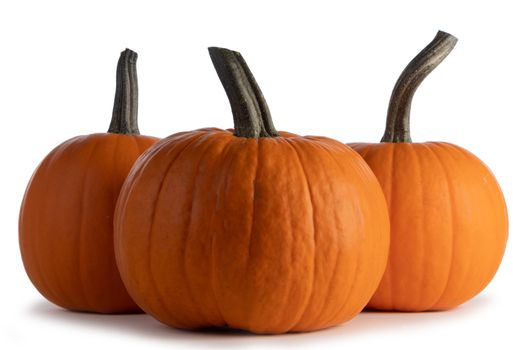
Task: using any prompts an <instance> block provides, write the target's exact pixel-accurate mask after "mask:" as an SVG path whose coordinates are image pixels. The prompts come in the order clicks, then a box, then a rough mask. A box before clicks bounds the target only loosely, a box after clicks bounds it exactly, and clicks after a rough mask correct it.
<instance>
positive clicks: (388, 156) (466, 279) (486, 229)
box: [350, 32, 508, 311]
mask: <svg viewBox="0 0 525 350" xmlns="http://www.w3.org/2000/svg"><path fill="white" fill-rule="evenodd" d="M456 41H457V40H456V38H454V37H453V36H452V35H450V34H447V33H444V32H438V34H437V35H436V37H435V39H434V40H433V41H432V42H431V43H430V44H429V45H428V46H427V47H426V48H425V49H424V50H423V51H421V53H420V54H419V55H417V56H416V57H415V58H414V59H413V60H412V61H411V62H410V63H409V64H408V66H407V67H406V68H405V70H404V71H403V73H402V74H401V76H400V78H399V80H398V81H397V83H396V85H395V87H394V90H393V92H392V97H391V100H390V105H389V108H388V118H387V124H386V130H385V134H384V136H383V138H382V140H381V143H375V144H367V143H354V144H350V146H351V147H352V148H353V149H355V150H356V151H357V152H359V153H360V154H361V155H362V156H363V158H364V159H365V160H366V162H367V163H368V165H369V166H370V167H371V168H372V170H373V171H374V173H375V175H376V176H377V178H378V180H379V182H380V184H381V186H382V188H383V191H384V193H385V196H386V199H387V202H388V206H389V213H390V225H391V243H390V256H389V260H388V265H387V268H386V271H385V274H384V276H383V279H382V281H381V283H380V285H379V288H378V289H377V291H376V292H375V294H374V296H373V297H372V299H371V300H370V303H369V304H368V308H371V309H379V310H399V311H424V310H443V309H450V308H453V307H455V306H457V305H459V304H461V303H463V302H465V301H467V300H469V299H470V298H472V297H474V296H475V295H476V294H478V293H479V292H480V291H481V290H482V289H483V288H484V287H485V286H486V285H487V284H488V283H489V281H490V280H491V279H492V277H493V276H494V274H495V273H496V270H497V269H498V266H499V264H500V261H501V259H502V257H503V253H504V250H505V245H506V241H507V232H508V219H507V210H506V206H505V200H504V198H503V194H502V192H501V190H500V187H499V185H498V183H497V181H496V179H495V177H494V175H493V174H492V172H491V171H490V170H489V168H488V167H487V166H486V165H485V164H484V163H483V162H482V161H481V160H479V159H478V158H477V157H476V156H474V155H473V154H472V153H470V152H469V151H467V150H465V149H463V148H461V147H459V146H456V145H453V144H450V143H446V142H425V143H412V141H411V138H410V130H409V120H410V106H411V101H412V97H413V95H414V93H415V91H416V89H417V87H418V86H419V84H420V83H421V82H422V81H423V79H424V78H425V77H426V76H427V75H428V74H429V73H430V72H431V71H432V70H433V69H434V68H435V67H436V66H437V65H438V64H439V63H440V62H441V61H442V60H443V59H444V58H445V57H446V56H447V55H448V54H449V52H450V51H451V50H452V49H453V47H454V45H455V44H456ZM473 127H475V125H473Z"/></svg>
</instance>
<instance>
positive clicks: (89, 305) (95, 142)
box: [77, 138, 100, 309]
mask: <svg viewBox="0 0 525 350" xmlns="http://www.w3.org/2000/svg"><path fill="white" fill-rule="evenodd" d="M99 146H100V139H99V138H94V139H93V146H92V147H91V151H90V153H89V156H88V158H87V161H86V163H85V164H86V165H85V167H86V169H85V170H84V171H83V172H82V174H83V178H82V186H81V188H82V194H81V196H80V209H79V213H80V214H79V220H78V236H77V246H78V254H77V264H78V265H77V269H78V276H77V277H78V285H79V287H80V294H81V295H82V297H83V299H84V301H85V302H86V306H87V308H89V309H93V307H92V303H91V302H90V301H89V298H88V296H87V294H88V293H86V289H85V286H84V278H85V274H84V273H83V271H82V270H83V269H82V266H83V264H82V263H81V261H82V255H83V254H82V246H83V244H82V242H83V241H84V240H83V239H82V238H83V236H85V231H86V230H85V229H84V225H85V222H84V220H85V218H84V211H85V200H86V192H87V191H86V179H87V173H88V169H90V163H91V161H92V160H93V156H94V155H95V153H96V152H95V151H96V149H97V147H99Z"/></svg>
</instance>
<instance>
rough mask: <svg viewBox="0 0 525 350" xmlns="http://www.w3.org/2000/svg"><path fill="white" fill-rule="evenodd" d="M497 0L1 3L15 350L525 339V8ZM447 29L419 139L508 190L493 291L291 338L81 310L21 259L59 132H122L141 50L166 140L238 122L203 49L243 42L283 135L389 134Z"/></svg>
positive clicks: (5, 312) (10, 316) (435, 344)
mask: <svg viewBox="0 0 525 350" xmlns="http://www.w3.org/2000/svg"><path fill="white" fill-rule="evenodd" d="M524 13H525V12H524V10H522V9H521V8H520V2H519V1H516V2H510V1H494V2H493V3H490V2H485V1H472V2H468V1H445V0H440V1H433V2H432V4H429V5H425V3H424V2H422V1H412V2H410V1H382V2H379V1H367V2H363V4H361V5H358V4H351V3H350V2H349V1H347V2H343V1H340V2H336V1H326V0H319V1H304V0H303V1H288V2H285V1H269V0H266V1H260V2H258V3H255V2H248V1H207V2H204V1H191V2H189V1H188V2H186V3H185V4H182V3H176V2H175V1H142V2H138V1H129V0H128V1H85V2H84V3H83V4H82V3H80V2H74V1H49V0H48V1H33V2H29V1H3V0H2V1H1V2H0V128H1V130H2V135H1V137H0V142H1V148H0V149H1V150H2V160H1V162H0V164H1V171H0V176H1V179H0V191H1V192H0V206H1V208H0V213H1V214H0V215H1V216H0V218H1V219H0V225H1V226H0V249H1V250H0V259H1V263H0V268H1V280H0V281H1V282H0V285H1V287H0V293H1V295H0V300H2V312H1V313H0V347H1V348H2V349H13V348H27V349H29V348H36V347H38V348H41V349H48V348H51V347H53V348H55V349H62V348H64V349H66V348H67V349H69V348H75V349H92V348H94V347H97V348H101V349H102V348H123V349H130V350H131V349H139V348H144V349H146V348H147V349H157V348H158V349H180V348H200V347H224V348H231V347H234V348H235V347H250V348H265V347H268V346H270V345H271V346H274V347H286V348H301V349H307V348H316V347H319V348H321V347H323V348H341V349H357V348H389V349H397V348H403V349H412V348H413V349H416V348H418V349H419V348H422V347H424V348H426V349H443V348H445V347H447V348H459V347H463V348H467V347H468V348H478V349H484V348H494V347H498V348H502V347H503V348H520V349H524V348H525V341H524V336H523V331H524V330H525V329H524V327H525V326H524V323H523V318H522V317H523V313H524V312H525V307H524V300H525V297H524V295H525V279H524V277H525V274H524V269H523V267H524V266H525V253H524V248H525V245H524V243H525V238H524V235H523V231H524V229H525V213H524V210H525V204H524V203H525V200H524V198H525V167H524V165H523V164H524V157H523V148H524V147H523V145H524V143H523V135H524V133H525V130H524V125H525V124H524V122H523V121H524V119H525V87H524V82H525V49H524V47H525V18H524V16H525V15H524ZM438 29H441V30H445V31H448V32H450V33H452V34H454V35H455V36H457V37H458V38H459V42H458V44H457V46H456V49H455V50H454V51H453V52H452V53H451V55H450V56H449V57H448V58H447V59H446V60H445V61H444V62H443V64H442V65H441V66H440V67H439V68H437V69H436V71H435V72H433V73H432V74H431V75H430V77H429V78H428V79H427V80H426V81H425V82H424V83H423V84H422V86H421V87H420V89H419V91H418V92H417V94H416V97H415V100H414V104H413V110H412V139H413V140H414V141H415V142H417V141H432V140H433V141H449V142H452V143H456V144H458V145H461V146H463V147H465V148H467V149H469V150H470V151H472V152H473V153H475V154H476V155H478V156H479V157H480V158H481V159H482V160H484V161H485V162H486V163H487V164H488V165H489V166H490V167H491V169H492V170H493V172H494V173H495V175H496V177H497V178H498V179H499V182H500V184H501V186H502V189H503V192H504V194H505V196H506V199H507V204H508V209H509V217H510V234H509V241H508V245H507V251H506V255H505V257H504V260H503V263H502V265H501V268H500V270H499V272H498V274H497V275H496V277H495V278H494V280H493V281H492V283H491V284H490V285H489V286H488V288H486V289H485V290H484V291H483V292H482V293H481V294H480V295H479V296H478V297H476V298H475V299H473V300H472V301H470V302H468V303H466V304H464V305H463V306H461V307H459V308H457V309H455V310H452V311H449V312H439V313H436V312H434V313H419V314H389V313H370V312H367V313H362V314H360V315H358V316H357V317H356V318H355V319H353V320H352V321H350V322H348V323H347V324H344V325H341V326H339V327H335V328H332V329H329V330H325V331H321V332H315V333H309V334H293V335H284V336H252V335H245V334H238V333H210V332H208V333H193V332H184V331H178V330H175V329H171V328H168V327H166V326H164V325H161V324H160V323H158V322H156V321H155V320H154V319H152V318H150V317H149V316H146V315H135V316H101V315H87V314H78V313H71V312H67V311H63V310H60V309H58V308H56V307H54V306H53V305H51V304H49V303H48V302H47V301H45V300H44V299H43V298H42V297H41V296H40V295H39V294H38V292H37V291H36V290H35V289H34V288H33V286H32V285H31V283H30V282H29V280H28V278H27V277H26V275H25V272H24V270H23V266H22V262H21V259H20V255H19V249H18V237H17V236H18V233H17V231H18V230H17V220H18V211H19V207H20V202H21V199H22V195H23V191H24V189H25V186H26V184H27V181H28V180H29V178H30V176H31V173H32V171H33V170H34V168H35V167H36V166H37V164H38V163H39V161H40V160H41V159H42V158H43V157H44V156H45V155H46V154H47V153H48V152H49V151H50V150H51V149H52V148H53V147H54V146H56V145H57V144H58V143H60V142H62V141H64V140H66V139H68V138H70V137H73V136H76V135H79V134H88V133H94V132H104V131H106V130H107V127H108V126H109V120H110V117H111V111H112V104H113V96H114V88H115V66H116V61H117V59H118V56H119V53H120V51H121V50H122V49H124V48H125V47H129V48H131V49H133V50H136V51H137V52H138V53H139V61H138V74H139V84H140V111H139V118H140V119H139V125H140V130H141V132H142V133H143V134H146V135H155V136H159V137H164V136H167V135H169V134H171V133H174V132H178V131H184V130H191V129H195V128H200V127H208V126H217V127H221V128H226V127H231V126H232V117H231V113H230V107H229V105H228V101H227V98H226V96H225V94H224V92H223V90H222V87H221V85H220V83H219V80H218V78H217V77H216V74H215V71H214V69H213V66H212V64H211V62H210V60H209V57H208V54H207V50H206V48H207V47H208V46H223V47H227V48H230V49H234V50H238V51H241V52H242V53H243V55H244V57H245V59H246V60H247V62H248V63H249V65H250V67H251V68H252V71H253V73H254V75H255V76H256V78H257V80H258V82H259V84H260V86H261V88H262V90H263V91H264V93H265V96H266V99H267V101H268V103H269V106H270V109H271V110H272V113H273V117H274V122H275V125H276V126H277V128H278V129H280V130H287V131H292V132H296V133H299V134H317V135H326V136H331V137H333V138H335V139H338V140H340V141H343V142H350V141H369V142H377V141H379V139H380V137H381V136H382V133H383V127H384V122H385V114H386V109H387V103H388V100H389V97H390V92H391V89H392V87H393V85H394V83H395V80H396V79H397V76H398V74H399V73H400V72H401V70H402V69H403V68H404V67H405V65H406V64H407V63H408V61H409V60H410V59H412V57H413V56H414V55H415V54H416V53H417V52H419V50H420V49H422V48H423V47H424V46H425V45H426V44H427V43H428V42H429V41H430V40H431V39H432V38H433V37H434V35H435V33H436V31H437V30H438Z"/></svg>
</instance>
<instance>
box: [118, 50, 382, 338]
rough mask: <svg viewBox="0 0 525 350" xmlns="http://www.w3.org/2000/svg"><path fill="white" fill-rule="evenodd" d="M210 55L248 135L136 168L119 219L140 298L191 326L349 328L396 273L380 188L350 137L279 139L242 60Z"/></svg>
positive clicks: (176, 146) (197, 134)
mask: <svg viewBox="0 0 525 350" xmlns="http://www.w3.org/2000/svg"><path fill="white" fill-rule="evenodd" d="M210 55H211V57H212V60H213V62H214V65H215V68H216V70H217V72H218V74H219V77H220V79H221V81H222V83H223V85H224V87H225V89H226V92H227V94H228V97H229V99H230V102H231V105H232V110H233V114H234V121H235V130H233V131H225V130H219V129H201V130H197V131H192V132H184V133H179V134H175V135H172V136H170V137H168V138H166V139H164V140H162V141H160V142H159V143H157V144H156V145H155V146H153V147H152V148H151V149H150V150H148V151H147V152H146V153H145V154H144V155H143V156H142V157H141V158H140V160H139V161H138V162H137V163H136V165H135V166H134V167H133V170H132V172H131V173H130V176H129V177H128V179H127V180H126V182H125V184H124V186H123V190H122V192H121V195H120V197H119V201H118V204H117V209H116V213H115V249H116V257H117V263H118V267H119V270H120V272H121V276H122V279H123V281H124V283H125V285H126V287H127V288H128V291H129V292H130V294H131V296H132V297H133V299H134V300H135V301H136V302H137V304H138V305H140V306H141V307H142V308H143V309H144V310H145V311H146V312H148V313H149V314H151V315H153V316H154V317H155V318H157V319H158V320H160V321H161V322H164V323H166V324H168V325H171V326H174V327H179V328H189V329H195V328H205V327H232V328H237V329H244V330H248V331H251V332H256V333H283V332H288V331H310V330H316V329H321V328H325V327H329V326H332V325H335V324H338V323H341V322H344V321H347V320H349V319H350V318H352V317H353V316H354V315H355V314H357V313H358V312H359V311H360V310H361V309H362V308H363V307H364V306H365V305H366V303H367V301H368V300H369V298H370V296H371V295H372V293H373V292H374V290H375V288H376V287H377V284H378V283H379V280H380V278H381V275H382V273H383V271H384V267H385V264H386V259H387V253H388V240H389V239H388V228H389V222H388V216H387V208H386V203H385V200H384V196H383V194H382V193H381V189H380V187H379V185H378V183H377V180H376V179H375V177H374V176H373V174H372V172H371V171H370V169H369V168H368V167H367V165H366V163H365V162H364V161H362V159H361V158H360V157H359V155H357V153H355V152H354V151H352V150H351V149H349V148H348V147H346V146H345V145H343V144H341V143H339V142H337V141H334V140H331V139H328V138H324V137H300V136H297V135H294V134H290V133H285V132H281V133H280V135H279V133H277V131H275V129H274V127H273V125H272V122H271V118H270V114H269V111H268V109H267V106H266V103H265V101H264V97H263V95H262V93H261V92H260V90H259V88H258V86H257V84H256V82H255V79H254V78H253V76H252V75H251V73H250V71H249V69H248V67H247V65H246V63H245V62H244V60H243V59H242V57H241V56H240V54H238V53H235V52H232V51H229V50H225V49H219V48H211V49H210Z"/></svg>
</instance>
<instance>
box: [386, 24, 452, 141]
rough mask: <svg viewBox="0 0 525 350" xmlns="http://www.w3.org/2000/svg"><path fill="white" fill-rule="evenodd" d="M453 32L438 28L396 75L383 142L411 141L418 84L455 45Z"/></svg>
mask: <svg viewBox="0 0 525 350" xmlns="http://www.w3.org/2000/svg"><path fill="white" fill-rule="evenodd" d="M457 41H458V39H456V38H455V37H454V36H452V35H450V34H448V33H445V32H442V31H439V32H438V33H437V35H436V37H435V38H434V40H432V42H430V44H428V45H427V46H426V47H425V48H424V49H423V50H422V51H421V52H420V53H419V54H418V55H417V56H416V57H414V58H413V59H412V61H410V63H409V64H408V65H407V66H406V68H405V69H404V70H403V72H402V73H401V75H400V76H399V78H398V79H397V82H396V85H395V86H394V90H393V91H392V96H391V97H390V104H389V105H388V113H387V121H386V129H385V134H384V135H383V138H382V139H381V142H412V140H411V139H410V107H411V104H412V97H414V93H415V92H416V90H417V88H418V87H419V84H421V82H422V81H423V80H424V79H425V78H426V77H427V75H429V74H430V72H432V71H433V70H434V68H436V67H437V66H438V65H439V64H440V63H441V62H442V61H443V60H444V59H445V57H447V56H448V54H449V53H450V52H451V51H452V49H453V48H454V46H455V45H456V42H457Z"/></svg>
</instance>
